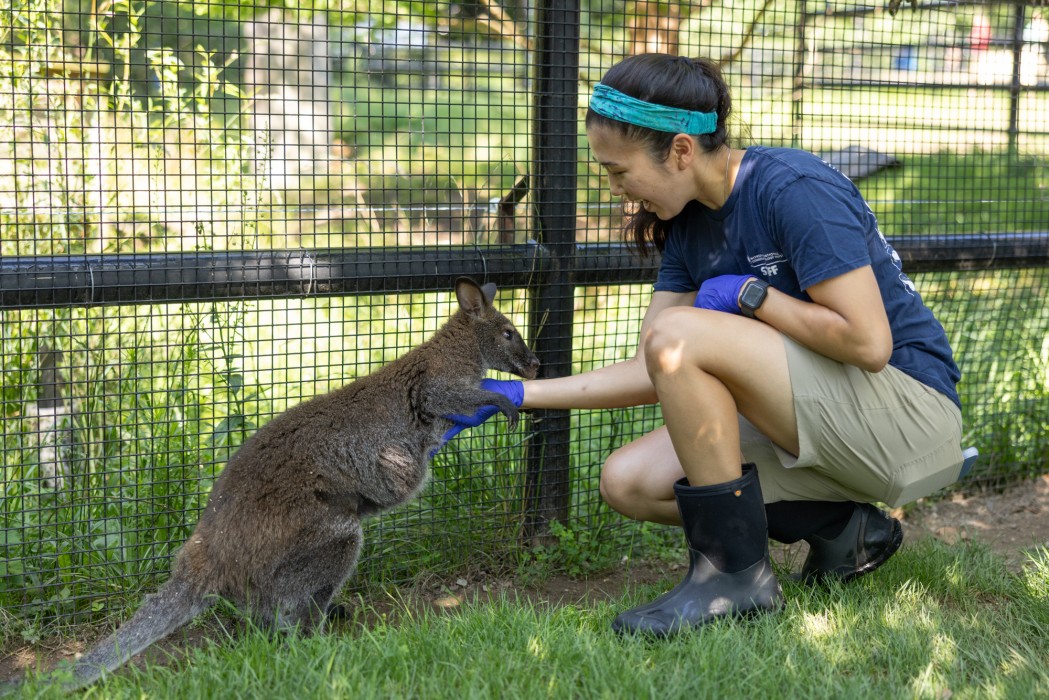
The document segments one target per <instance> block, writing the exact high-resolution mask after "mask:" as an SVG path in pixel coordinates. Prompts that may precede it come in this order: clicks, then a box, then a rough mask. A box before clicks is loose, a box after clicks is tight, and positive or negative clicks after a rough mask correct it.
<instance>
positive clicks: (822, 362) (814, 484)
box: [740, 337, 962, 506]
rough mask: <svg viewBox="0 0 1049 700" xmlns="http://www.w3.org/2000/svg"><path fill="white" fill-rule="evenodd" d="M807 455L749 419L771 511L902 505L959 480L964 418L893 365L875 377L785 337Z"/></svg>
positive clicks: (746, 438)
mask: <svg viewBox="0 0 1049 700" xmlns="http://www.w3.org/2000/svg"><path fill="white" fill-rule="evenodd" d="M784 344H785V346H786V352H787V364H788V366H789V369H790V380H791V385H792V388H793V391H794V411H795V413H796V415H797V419H798V438H799V445H800V452H801V454H798V455H792V454H789V453H788V452H786V451H785V450H783V449H781V448H780V447H779V446H777V445H774V444H772V442H771V441H770V440H769V439H768V438H766V437H765V436H764V435H762V434H761V433H760V432H758V430H757V429H756V428H754V426H753V425H751V424H750V423H749V422H748V421H747V420H746V419H744V418H742V417H741V418H740V442H741V447H742V451H743V457H744V459H745V460H746V461H748V462H753V463H755V464H756V465H757V468H758V476H759V479H760V481H761V491H762V494H763V495H764V499H765V502H766V503H773V502H775V501H783V500H817V501H842V500H848V501H860V502H867V503H874V502H882V503H886V504H888V505H890V506H899V505H903V504H904V503H908V502H910V501H913V500H915V499H917V498H921V497H922V496H927V495H929V494H931V493H933V492H935V491H938V490H939V489H941V488H943V487H945V486H948V485H950V484H952V483H954V481H956V480H957V478H958V473H959V471H960V470H961V466H962V453H961V438H962V435H961V432H962V416H961V411H960V410H959V409H958V406H956V405H955V404H954V402H953V401H951V400H950V399H949V398H947V397H946V396H944V395H943V394H941V393H940V392H938V391H936V390H935V389H932V388H930V387H928V386H926V385H925V384H922V383H921V382H919V381H918V380H916V379H914V378H912V377H910V376H909V375H907V374H904V373H903V372H901V371H900V370H898V369H896V368H895V367H891V366H887V367H886V368H885V369H883V370H882V371H881V372H878V373H871V372H866V371H864V370H862V369H859V368H858V367H853V366H851V365H846V364H843V363H840V362H836V361H835V360H831V359H830V358H827V357H824V356H823V355H820V354H819V353H816V352H813V351H811V350H808V349H807V348H804V347H802V346H801V345H799V344H798V343H796V342H794V341H793V340H791V339H789V338H786V337H784Z"/></svg>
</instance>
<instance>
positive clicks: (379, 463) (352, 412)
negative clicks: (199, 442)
mask: <svg viewBox="0 0 1049 700" xmlns="http://www.w3.org/2000/svg"><path fill="white" fill-rule="evenodd" d="M455 294H456V297H457V298H458V301H459V306H460V308H459V309H458V311H456V313H455V314H453V315H452V317H451V318H450V319H449V320H448V321H447V322H446V323H445V324H444V326H442V327H441V328H440V329H439V330H438V331H437V332H436V333H435V334H434V335H433V337H432V338H430V339H429V340H428V341H427V342H425V343H423V344H422V345H420V346H419V347H417V348H415V349H413V350H411V351H409V352H408V353H407V354H405V355H403V356H402V357H400V358H399V359H397V360H395V361H393V362H391V363H390V364H388V365H386V366H385V367H382V368H381V369H379V370H377V371H376V372H374V373H373V374H371V375H368V376H366V377H362V378H360V379H357V380H356V381H354V382H352V383H350V384H347V385H346V386H344V387H342V388H340V389H336V390H335V391H333V392H331V393H329V394H324V395H322V396H318V397H315V398H313V399H311V400H309V401H306V402H305V403H302V404H299V405H297V406H295V407H293V408H291V409H290V410H288V411H287V412H285V413H283V414H281V415H279V416H277V417H276V418H274V419H273V420H272V421H270V422H269V423H267V424H266V425H264V426H263V427H262V428H261V429H259V430H258V432H256V433H255V434H254V435H252V436H251V437H250V438H249V439H248V440H247V441H245V442H244V444H243V445H242V446H241V447H240V449H238V450H237V451H236V452H235V453H234V454H233V456H232V457H231V458H230V460H229V462H228V464H227V465H226V468H225V469H224V470H223V471H222V473H221V474H220V475H219V478H218V479H217V480H216V481H215V485H214V487H213V488H212V491H211V495H210V497H209V498H208V503H207V506H206V508H205V510H204V513H203V514H202V516H201V518H200V521H199V522H198V523H197V526H196V528H195V529H194V530H193V534H192V535H190V537H189V539H188V540H186V542H185V543H184V544H183V545H182V548H181V550H180V551H179V552H178V555H177V556H176V559H175V563H174V566H173V567H172V571H171V577H170V578H169V580H168V581H167V583H165V584H164V585H163V586H162V587H161V588H160V590H158V591H157V592H156V593H155V594H153V595H150V596H147V597H146V599H145V601H144V602H143V603H142V606H141V607H140V608H139V610H138V611H137V612H136V613H135V615H134V616H133V617H132V618H131V619H130V620H129V621H128V622H126V623H124V624H123V625H122V626H121V627H120V629H119V630H117V631H116V632H115V633H114V634H113V635H112V636H110V637H109V638H107V639H105V640H104V641H102V642H100V643H99V644H97V645H96V646H94V647H93V648H91V649H90V650H89V651H87V652H86V653H85V654H84V655H83V656H82V657H80V658H79V659H78V660H77V661H76V663H75V664H74V665H73V668H72V672H73V677H74V682H73V685H72V686H71V687H72V688H78V687H82V686H85V685H87V684H89V683H92V682H94V681H95V680H96V679H98V678H99V677H100V676H101V675H102V674H103V673H106V672H108V671H112V670H113V669H115V668H117V667H118V666H120V665H121V664H123V663H125V662H126V661H128V660H129V659H130V658H131V657H132V656H134V655H135V654H138V653H139V652H141V651H142V650H144V649H145V648H146V647H148V646H149V645H150V644H152V643H154V642H156V641H158V640H160V639H161V638H163V637H165V636H167V635H168V634H170V633H171V632H173V631H175V630H176V629H177V628H179V627H181V626H182V625H184V624H185V623H187V622H189V621H190V620H192V619H193V618H194V617H196V616H197V615H198V614H199V613H200V612H202V611H203V610H204V609H206V608H207V607H209V606H210V605H211V604H212V603H213V602H214V601H215V599H216V597H221V598H223V599H226V600H228V601H230V602H231V603H233V604H234V605H236V606H237V607H238V608H239V609H240V610H242V611H245V612H247V613H248V614H249V615H250V616H251V618H252V619H253V620H254V621H255V622H256V624H258V625H260V626H262V627H264V628H267V629H274V630H289V631H292V630H297V631H298V632H300V633H310V632H314V631H316V630H318V629H320V628H323V626H324V624H325V622H326V620H327V610H328V607H329V604H330V602H331V599H332V596H333V595H334V594H335V593H336V592H337V591H338V590H339V588H340V587H341V586H342V584H343V582H344V581H345V580H346V579H347V578H348V577H349V576H350V574H352V573H353V570H354V568H355V566H356V563H357V557H358V554H359V553H360V549H361V518H364V517H367V516H369V515H374V514H376V513H378V512H380V511H383V510H386V509H389V508H393V507H394V506H397V505H400V504H402V503H405V502H406V501H408V500H409V499H411V498H412V497H413V496H414V495H415V494H416V493H417V492H418V491H419V490H420V488H422V486H423V483H424V481H425V479H426V475H427V464H428V462H429V458H430V456H431V454H432V453H433V452H435V451H436V450H437V449H438V448H439V447H440V445H441V444H442V436H443V435H444V434H445V433H446V432H447V431H448V430H449V429H450V428H451V427H452V425H453V423H452V421H451V420H449V419H448V418H446V416H452V415H471V414H473V413H475V412H476V411H477V409H479V408H481V407H482V406H488V405H494V406H496V407H497V408H498V409H499V410H500V411H501V412H502V413H504V414H506V417H507V419H508V421H509V426H510V429H511V430H512V429H513V428H514V427H516V424H517V418H518V411H517V408H516V407H515V406H514V404H513V403H512V402H511V401H510V400H508V399H507V398H506V397H504V396H502V395H501V394H498V393H494V392H490V391H486V390H483V389H481V388H480V383H481V379H482V378H483V377H484V374H485V372H486V371H487V370H489V369H495V370H502V371H504V372H511V373H513V374H516V375H518V376H521V377H525V378H529V379H532V378H534V377H535V376H536V372H537V370H538V368H539V360H538V359H537V358H536V356H535V355H534V354H532V352H531V351H530V350H529V349H528V347H527V346H526V345H525V343H524V340H522V338H521V335H520V333H518V332H517V329H516V328H514V325H513V324H512V323H511V322H510V321H509V320H508V319H507V318H506V317H505V316H504V315H503V314H501V313H499V311H498V310H496V309H495V308H494V307H493V306H492V299H493V298H494V296H495V285H493V284H486V285H484V286H483V287H481V286H478V285H477V284H476V283H475V282H474V281H472V280H470V279H467V278H460V279H459V280H457V281H456V283H455Z"/></svg>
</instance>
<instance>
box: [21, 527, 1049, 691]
mask: <svg viewBox="0 0 1049 700" xmlns="http://www.w3.org/2000/svg"><path fill="white" fill-rule="evenodd" d="M679 575H680V574H679V573H678V574H676V575H675V576H679ZM672 583H674V579H673V578H671V579H668V580H667V581H666V582H664V583H661V584H659V585H655V586H646V587H636V588H629V589H628V590H627V591H626V592H625V593H624V594H622V595H620V596H616V597H613V598H612V599H610V600H608V601H599V602H594V603H587V604H578V603H577V604H566V605H560V606H549V605H547V604H544V603H542V602H534V601H533V602H524V601H516V600H513V599H511V598H510V597H506V596H504V597H500V598H496V599H495V600H494V602H486V603H473V604H466V605H464V606H462V608H461V610H460V611H458V612H457V613H455V614H442V613H437V612H421V613H420V612H409V611H408V610H407V609H406V610H402V611H401V612H400V613H399V614H396V615H395V616H393V617H396V619H397V621H396V622H393V621H391V620H392V619H393V618H392V617H390V618H385V619H384V618H378V621H374V619H373V621H372V622H371V623H370V624H368V625H364V624H362V623H361V622H359V621H353V622H351V623H349V624H348V625H347V626H345V627H344V628H342V629H340V630H338V631H336V632H334V633H331V634H328V635H322V636H318V637H315V638H310V639H285V640H273V639H269V638H267V637H266V636H264V635H262V634H259V633H247V634H246V635H245V636H243V637H241V638H239V639H236V640H235V641H230V640H223V639H216V640H215V641H214V642H211V643H208V644H206V645H205V646H203V647H202V648H199V649H197V650H195V651H193V652H192V653H191V656H190V657H189V658H188V659H187V660H185V661H183V662H180V663H177V664H175V665H174V666H170V665H166V666H147V667H146V668H144V669H142V670H137V671H125V672H122V673H121V674H120V675H119V676H118V677H114V678H111V679H109V680H107V681H106V682H105V683H104V684H102V685H100V686H98V687H97V688H95V689H92V690H90V691H88V692H87V693H85V694H84V697H105V698H138V697H178V698H212V697H223V698H226V697H237V698H251V697H270V698H302V697H309V698H341V697H361V698H372V697H374V698H380V697H381V698H388V697H425V698H454V699H456V700H459V699H462V698H502V697H521V698H543V697H545V698H639V697H652V698H657V697H665V698H678V697H682V698H683V697H698V698H756V697H763V698H799V697H804V698H846V697H847V698H877V699H879V700H881V699H883V698H886V697H890V698H946V697H951V698H981V699H983V698H1021V697H1024V698H1028V697H1045V696H1046V693H1049V663H1047V662H1049V551H1047V550H1045V549H1044V548H1043V549H1040V550H1035V551H1033V552H1032V553H1031V554H1030V559H1029V561H1028V562H1027V565H1026V567H1025V568H1024V569H1023V570H1022V571H1021V572H1020V573H1019V574H1012V573H1006V572H1004V569H1003V565H1002V562H1001V561H999V560H997V559H996V558H995V557H993V556H992V555H990V554H989V553H988V551H987V550H986V549H983V548H981V547H979V546H976V545H964V546H947V545H944V544H941V543H937V542H935V541H932V540H923V541H921V542H919V543H917V544H915V545H913V546H907V547H905V548H904V549H903V550H901V552H900V553H899V554H898V555H897V556H896V557H895V558H894V559H893V560H892V561H891V562H890V563H889V564H887V565H886V566H885V567H883V568H882V569H881V570H880V571H879V572H878V573H877V574H874V575H872V576H869V577H867V578H865V579H861V580H860V581H857V582H855V583H853V584H851V585H849V586H839V585H835V586H831V587H830V588H827V589H808V588H803V587H800V586H799V585H797V584H793V583H788V584H785V586H784V592H785V594H786V601H787V602H786V606H785V608H784V609H783V611H782V612H781V613H780V614H778V615H775V616H763V617H760V618H758V619H754V620H750V621H746V622H736V621H724V622H718V623H715V624H712V625H709V626H707V627H706V628H704V629H702V630H701V631H698V632H695V633H692V634H685V635H681V636H678V637H675V638H673V639H670V640H666V641H651V640H645V639H635V638H626V639H624V638H620V637H618V636H616V635H615V634H613V633H612V632H611V630H610V629H609V623H610V621H611V619H612V617H613V616H614V615H615V613H616V612H617V611H618V610H620V609H622V608H624V607H626V606H631V605H635V604H638V603H640V602H643V601H645V600H646V599H648V598H650V597H651V596H653V595H655V594H657V593H658V592H660V591H661V590H663V589H664V588H665V587H666V586H667V585H669V584H672ZM24 690H25V692H24V693H23V697H27V698H28V697H42V698H46V697H59V696H60V695H59V693H58V692H57V690H56V689H55V688H53V687H49V686H48V685H47V684H45V683H38V684H36V685H33V686H29V687H26V688H25V689H24Z"/></svg>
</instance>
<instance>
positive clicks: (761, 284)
mask: <svg viewBox="0 0 1049 700" xmlns="http://www.w3.org/2000/svg"><path fill="white" fill-rule="evenodd" d="M768 295H769V283H768V282H765V281H764V280H757V279H753V280H750V281H748V282H747V283H746V284H744V285H743V291H741V292H740V293H739V308H740V310H741V311H742V312H743V315H744V316H746V317H747V318H754V312H755V311H757V310H758V309H760V308H761V305H762V304H764V303H765V297H767V296H768Z"/></svg>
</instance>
